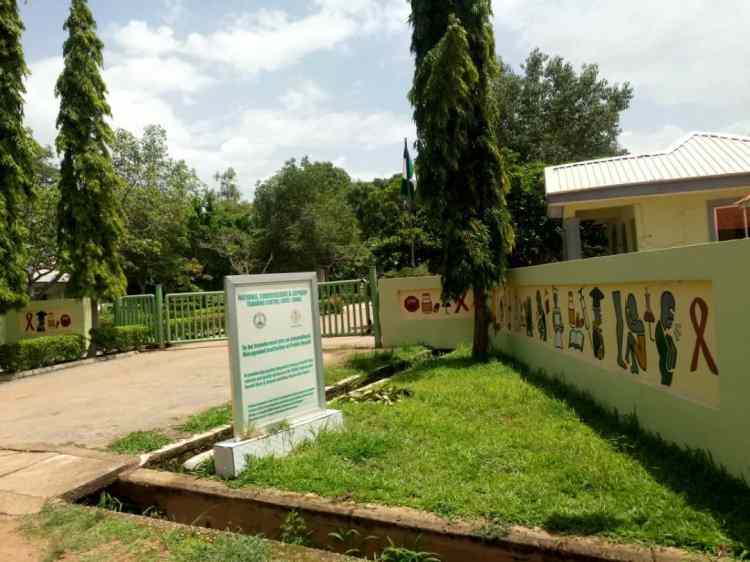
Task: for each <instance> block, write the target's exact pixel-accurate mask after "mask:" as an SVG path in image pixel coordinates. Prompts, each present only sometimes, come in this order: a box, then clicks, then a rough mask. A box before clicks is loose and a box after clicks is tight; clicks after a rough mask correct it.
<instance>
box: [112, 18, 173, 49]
mask: <svg viewBox="0 0 750 562" xmlns="http://www.w3.org/2000/svg"><path fill="white" fill-rule="evenodd" d="M113 38H114V44H115V45H116V46H117V47H119V48H120V49H122V50H124V51H126V52H129V53H135V54H141V55H159V54H164V53H170V52H173V51H174V50H175V49H176V48H177V40H176V39H175V37H174V31H173V30H172V28H171V27H168V26H161V27H158V28H151V27H150V26H149V25H148V24H147V23H146V22H144V21H137V20H131V21H130V22H128V24H127V25H125V26H123V27H120V28H116V29H115V31H114V33H113Z"/></svg>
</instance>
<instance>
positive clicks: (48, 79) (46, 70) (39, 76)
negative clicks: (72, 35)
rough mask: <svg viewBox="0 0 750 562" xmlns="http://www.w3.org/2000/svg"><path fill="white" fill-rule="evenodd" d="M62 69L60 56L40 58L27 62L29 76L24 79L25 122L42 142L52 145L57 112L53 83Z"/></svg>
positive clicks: (57, 103) (57, 105)
mask: <svg viewBox="0 0 750 562" xmlns="http://www.w3.org/2000/svg"><path fill="white" fill-rule="evenodd" d="M62 69H63V59H62V57H50V58H46V59H40V60H38V61H35V62H33V63H31V64H29V70H31V76H29V77H28V79H27V80H26V106H25V111H26V124H27V125H28V126H29V127H31V129H32V130H33V131H34V137H35V138H36V139H37V140H38V141H39V142H41V143H42V144H49V145H54V142H55V134H56V128H55V123H56V121H57V113H58V111H59V109H60V104H59V102H58V100H57V99H56V98H55V83H56V82H57V78H58V76H60V73H61V72H62Z"/></svg>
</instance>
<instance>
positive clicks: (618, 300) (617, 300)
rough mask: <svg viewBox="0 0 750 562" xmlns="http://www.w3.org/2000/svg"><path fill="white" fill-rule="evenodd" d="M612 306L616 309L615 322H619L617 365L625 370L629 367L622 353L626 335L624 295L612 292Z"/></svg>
mask: <svg viewBox="0 0 750 562" xmlns="http://www.w3.org/2000/svg"><path fill="white" fill-rule="evenodd" d="M612 305H613V306H614V307H615V320H616V322H617V324H616V330H617V364H618V365H619V366H620V367H622V368H623V369H627V368H628V365H627V363H625V359H623V353H622V351H623V349H622V348H623V346H622V343H623V342H622V338H623V336H624V335H625V321H624V319H623V315H622V293H621V292H620V291H612Z"/></svg>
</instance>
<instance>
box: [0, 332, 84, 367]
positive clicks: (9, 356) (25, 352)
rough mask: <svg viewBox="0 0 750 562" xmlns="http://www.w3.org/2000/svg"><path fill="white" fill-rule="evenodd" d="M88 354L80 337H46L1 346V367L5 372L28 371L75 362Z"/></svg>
mask: <svg viewBox="0 0 750 562" xmlns="http://www.w3.org/2000/svg"><path fill="white" fill-rule="evenodd" d="M85 352H86V339H85V338H84V337H83V336H80V335H65V336H44V337H41V338H34V339H28V340H21V341H18V342H16V343H9V344H5V345H2V346H0V367H2V368H3V369H4V370H5V371H8V372H10V373H14V372H16V371H27V370H29V369H38V368H40V367H47V366H49V365H55V364H57V363H65V362H67V361H75V360H76V359H80V358H81V357H82V356H83V354H84V353H85Z"/></svg>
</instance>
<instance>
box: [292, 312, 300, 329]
mask: <svg viewBox="0 0 750 562" xmlns="http://www.w3.org/2000/svg"><path fill="white" fill-rule="evenodd" d="M291 320H292V328H297V327H299V326H300V325H301V324H302V311H300V310H299V309H296V308H295V309H294V310H292V315H291Z"/></svg>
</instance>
